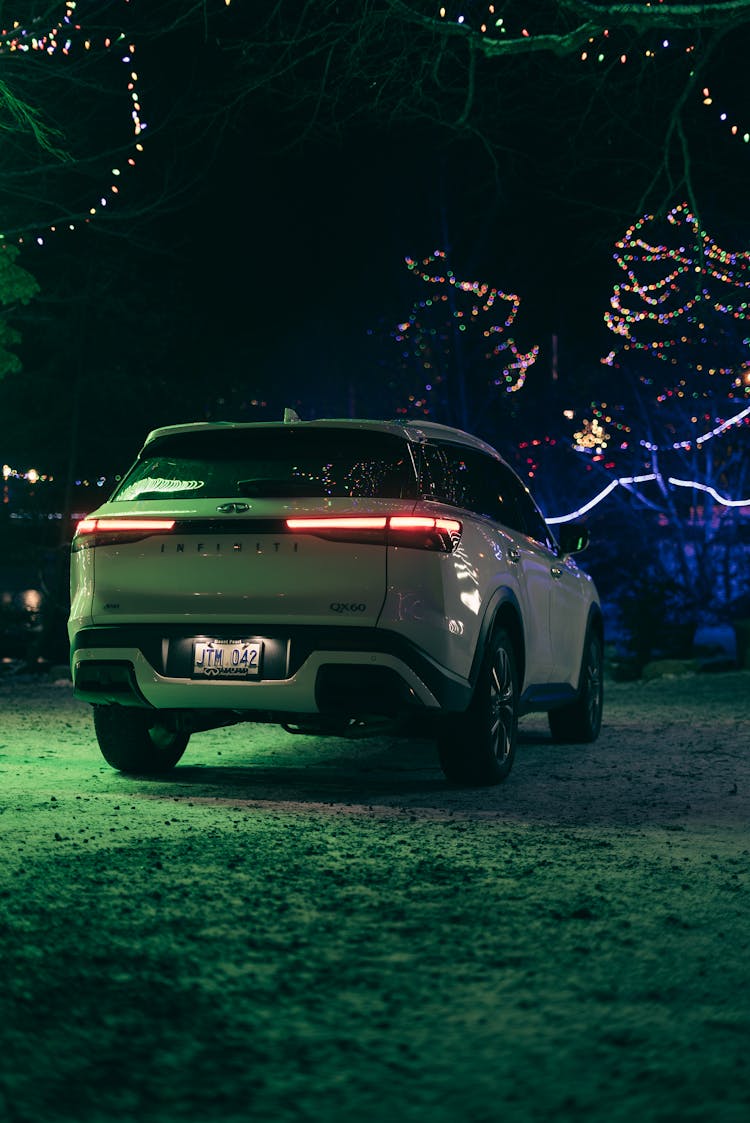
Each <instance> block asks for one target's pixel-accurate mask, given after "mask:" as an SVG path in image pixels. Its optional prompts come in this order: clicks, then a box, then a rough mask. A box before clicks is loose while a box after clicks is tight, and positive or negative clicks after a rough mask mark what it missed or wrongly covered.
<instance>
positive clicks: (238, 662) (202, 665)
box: [193, 639, 263, 678]
mask: <svg viewBox="0 0 750 1123" xmlns="http://www.w3.org/2000/svg"><path fill="white" fill-rule="evenodd" d="M262 654H263V644H262V643H261V642H260V641H259V640H253V641H252V642H250V641H248V640H243V639H207V640H196V642H195V644H194V646H193V677H194V678H258V677H259V676H260V662H261V656H262Z"/></svg>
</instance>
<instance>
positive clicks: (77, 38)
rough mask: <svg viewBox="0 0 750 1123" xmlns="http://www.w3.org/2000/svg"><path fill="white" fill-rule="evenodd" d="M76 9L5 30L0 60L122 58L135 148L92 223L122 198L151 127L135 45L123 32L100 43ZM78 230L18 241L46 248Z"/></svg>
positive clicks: (71, 225) (94, 208)
mask: <svg viewBox="0 0 750 1123" xmlns="http://www.w3.org/2000/svg"><path fill="white" fill-rule="evenodd" d="M123 3H125V4H129V3H130V0H123ZM76 7H77V3H76V0H67V3H65V4H64V5H63V8H64V12H63V14H62V15H61V16H60V18H59V19H58V21H57V22H56V23H53V24H52V26H47V25H46V24H45V25H42V24H41V23H38V24H36V25H31V26H29V27H24V26H22V25H21V23H20V22H19V21H15V22H14V23H13V25H12V26H11V27H9V28H2V29H1V30H0V56H2V55H10V54H17V53H27V52H37V53H41V54H43V55H46V56H48V57H51V56H55V55H58V54H60V55H64V56H69V55H71V54H73V53H74V52H75V51H95V50H97V49H102V50H104V51H107V52H116V53H117V54H119V61H120V63H121V65H122V66H123V67H124V69H125V71H126V77H125V85H126V93H127V105H128V116H129V120H130V128H131V129H132V135H133V144H132V147H131V150H130V154H129V155H128V156H126V157H125V159H124V161H123V162H122V163H121V164H118V165H117V166H115V167H113V168H112V169H111V177H112V182H111V183H110V184H109V185H108V186H107V187H105V188H104V189H103V190H102V191H101V193H100V195H99V197H98V199H96V200H92V201H91V205H90V206H89V207H88V209H87V213H85V214H84V215H83V221H84V222H90V221H91V219H92V218H93V217H94V216H95V215H96V214H97V213H98V212H99V211H100V210H101V209H103V208H105V207H107V206H108V205H109V204H110V203H111V202H112V201H113V200H114V199H116V197H117V196H118V195H119V193H120V182H121V176H122V175H123V173H124V172H125V171H126V170H129V169H131V168H134V167H135V166H136V162H137V160H138V158H139V157H140V155H141V153H142V152H143V143H142V139H141V138H142V135H143V132H144V130H145V129H146V128H147V125H146V122H145V121H144V120H143V117H142V108H141V101H140V97H139V94H138V91H137V89H136V83H137V81H138V74H137V72H136V70H135V69H134V64H133V56H134V54H135V44H134V43H132V42H128V41H127V38H126V36H125V34H124V33H122V32H119V33H117V34H115V33H113V34H111V35H106V36H104V37H103V38H102V40H101V41H100V42H96V41H95V40H94V39H93V38H92V36H91V35H89V34H88V33H87V32H86V29H85V28H84V27H83V26H82V24H80V23H77V22H75V13H76ZM75 228H76V222H67V223H64V224H62V225H60V224H57V223H53V224H51V225H49V226H47V227H45V229H44V232H41V231H40V232H39V233H38V234H36V235H35V236H34V237H32V238H24V237H23V236H22V235H21V236H19V237H18V238H17V241H18V243H19V244H24V243H25V242H29V241H32V242H36V244H37V245H39V246H43V245H44V243H45V238H46V237H47V236H48V235H49V234H55V233H58V232H59V231H60V230H63V229H67V230H75ZM0 236H2V235H0Z"/></svg>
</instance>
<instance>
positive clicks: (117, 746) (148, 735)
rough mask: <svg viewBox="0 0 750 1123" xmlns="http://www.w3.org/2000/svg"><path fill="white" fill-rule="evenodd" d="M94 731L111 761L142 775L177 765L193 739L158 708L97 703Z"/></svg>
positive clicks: (103, 751) (104, 753) (109, 762)
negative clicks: (165, 718)
mask: <svg viewBox="0 0 750 1123" xmlns="http://www.w3.org/2000/svg"><path fill="white" fill-rule="evenodd" d="M94 730H95V732H96V739H97V741H98V742H99V748H100V749H101V753H102V756H103V757H104V759H105V760H106V762H107V764H111V765H112V767H113V768H117V769H119V770H120V772H134V773H139V774H140V775H142V776H153V775H158V773H160V772H167V771H168V770H169V769H170V768H174V766H175V764H177V761H178V760H179V759H180V757H181V756H182V754H183V753H184V752H185V749H186V748H187V743H188V741H189V740H190V734H189V733H180V732H178V731H177V730H174V729H170V728H169V727H168V726H167V725H166V724H165V723H164V722H163V721H160V720H159V717H158V716H157V715H156V713H155V712H154V711H152V710H140V709H136V708H135V707H129V706H94Z"/></svg>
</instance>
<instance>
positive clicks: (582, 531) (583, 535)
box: [558, 523, 589, 554]
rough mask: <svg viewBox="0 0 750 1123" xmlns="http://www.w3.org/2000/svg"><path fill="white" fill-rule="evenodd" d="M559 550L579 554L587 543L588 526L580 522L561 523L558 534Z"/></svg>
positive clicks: (564, 552)
mask: <svg viewBox="0 0 750 1123" xmlns="http://www.w3.org/2000/svg"><path fill="white" fill-rule="evenodd" d="M558 538H559V542H560V552H561V553H563V554H580V552H581V550H585V549H586V547H587V546H588V544H589V532H588V527H585V526H581V524H580V523H562V524H561V525H560V527H559V534H558Z"/></svg>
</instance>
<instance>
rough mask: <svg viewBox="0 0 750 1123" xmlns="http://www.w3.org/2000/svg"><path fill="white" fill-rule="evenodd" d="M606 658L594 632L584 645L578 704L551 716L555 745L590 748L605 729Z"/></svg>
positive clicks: (576, 701)
mask: <svg viewBox="0 0 750 1123" xmlns="http://www.w3.org/2000/svg"><path fill="white" fill-rule="evenodd" d="M603 687H604V654H603V650H602V640H601V636H600V635H599V634H598V632H595V631H593V630H590V631H589V632H588V633H587V635H586V642H585V644H584V645H583V662H582V665H581V678H580V687H579V694H578V697H577V698H576V700H575V702H571V704H570V705H569V706H562V707H561V708H560V709H559V710H550V712H549V714H548V715H547V716H548V718H549V727H550V731H551V733H552V739H553V741H558V742H568V744H579V745H581V744H586V743H587V742H590V741H595V740H596V739H597V737H598V736H599V730H600V729H601V727H602V703H603V697H604V692H603Z"/></svg>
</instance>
